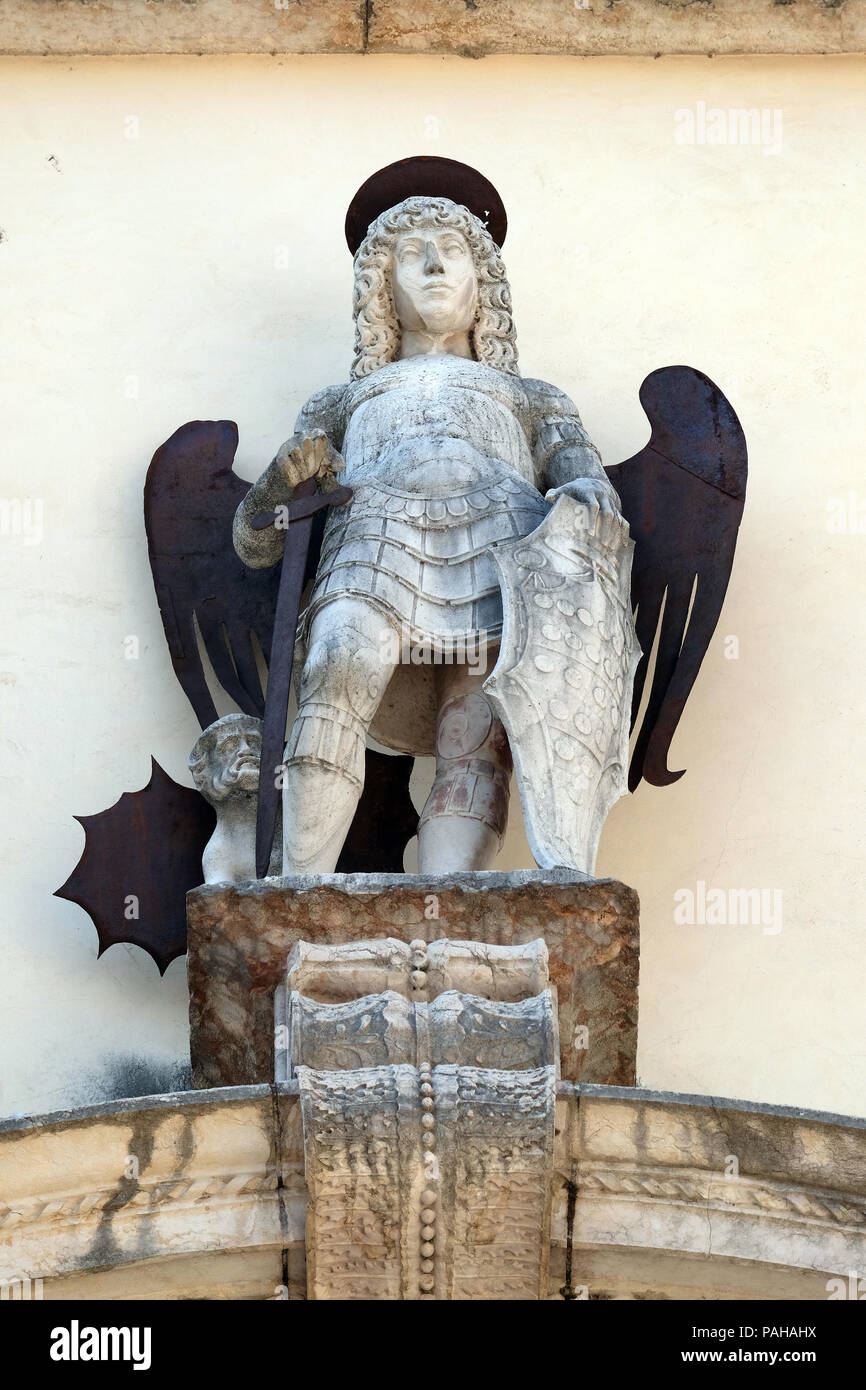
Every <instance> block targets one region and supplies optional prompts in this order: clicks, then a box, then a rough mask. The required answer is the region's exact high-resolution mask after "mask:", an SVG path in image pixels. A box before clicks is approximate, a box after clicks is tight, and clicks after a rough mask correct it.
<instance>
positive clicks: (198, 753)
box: [189, 714, 262, 803]
mask: <svg viewBox="0 0 866 1390" xmlns="http://www.w3.org/2000/svg"><path fill="white" fill-rule="evenodd" d="M261 756H262V721H261V720H260V719H254V718H253V716H252V715H249V714H227V715H225V716H224V718H222V719H218V720H217V721H216V723H214V724H209V725H208V727H207V728H206V729H205V731H204V733H203V734H201V735H200V736H199V738H198V739H197V740H196V742H195V744H194V745H193V750H192V752H191V753H190V755H189V770H190V772H191V773H192V779H193V781H194V782H195V784H196V786H197V787H198V790H199V791H200V792H201V794H202V796H203V797H204V798H205V800H206V801H210V802H211V803H213V802H217V801H225V800H226V798H227V797H229V796H231V795H232V793H233V792H239V793H241V792H255V791H257V790H258V785H259V763H260V761H261Z"/></svg>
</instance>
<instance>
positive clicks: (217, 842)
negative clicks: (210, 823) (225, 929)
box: [189, 714, 282, 883]
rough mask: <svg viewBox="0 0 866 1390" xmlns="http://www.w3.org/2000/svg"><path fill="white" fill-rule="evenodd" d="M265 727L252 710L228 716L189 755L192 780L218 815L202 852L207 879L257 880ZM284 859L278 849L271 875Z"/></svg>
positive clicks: (215, 724) (209, 729) (207, 881)
mask: <svg viewBox="0 0 866 1390" xmlns="http://www.w3.org/2000/svg"><path fill="white" fill-rule="evenodd" d="M261 725H262V721H261V720H260V719H254V718H253V717H252V716H251V715H248V714H227V715H225V717H224V718H222V719H217V720H216V722H215V723H213V724H210V725H209V726H208V727H207V728H206V729H205V730H204V732H203V733H202V734H200V735H199V737H198V738H197V739H196V742H195V744H194V745H193V749H192V752H191V753H190V755H189V769H190V772H191V773H192V779H193V781H194V782H195V785H196V787H197V788H198V790H199V791H200V792H201V794H202V796H203V797H204V798H205V800H206V801H209V802H210V804H211V806H213V808H214V810H215V811H216V815H217V823H216V829H215V830H214V832H213V835H212V836H211V838H210V839H209V840H208V843H207V845H206V846H205V850H204V853H203V855H202V871H203V873H204V881H205V883H240V882H242V881H243V880H244V879H249V878H255V863H256V800H257V797H258V790H259V762H260V759H261V750H262V733H261ZM281 860H282V853H281V851H280V850H279V847H277V848H276V851H275V856H274V862H273V863H272V865H271V872H272V873H279V872H280V864H281Z"/></svg>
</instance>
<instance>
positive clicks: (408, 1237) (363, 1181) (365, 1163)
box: [298, 1063, 556, 1301]
mask: <svg viewBox="0 0 866 1390" xmlns="http://www.w3.org/2000/svg"><path fill="white" fill-rule="evenodd" d="M298 1081H299V1086H300V1099H301V1112H302V1116H303V1124H304V1155H305V1171H306V1181H307V1187H308V1189H309V1194H310V1203H309V1207H308V1208H307V1296H308V1298H311V1299H341V1300H354V1299H363V1300H371V1299H376V1300H378V1299H387V1300H397V1299H410V1300H414V1299H441V1300H452V1299H453V1300H473V1301H484V1300H512V1299H514V1300H516V1299H538V1298H543V1297H544V1296H545V1293H546V1283H547V1259H548V1250H549V1246H550V1206H551V1202H550V1178H551V1170H552V1164H553V1146H554V1108H555V1092H556V1080H555V1073H554V1068H553V1067H541V1068H536V1069H533V1070H527V1071H496V1070H489V1069H479V1068H475V1067H458V1066H439V1067H435V1068H433V1067H431V1066H430V1064H429V1063H426V1064H425V1063H422V1064H421V1065H420V1066H419V1067H417V1068H416V1067H413V1066H407V1065H402V1066H384V1067H369V1068H358V1069H355V1070H351V1071H345V1072H340V1071H319V1070H316V1069H314V1068H310V1067H301V1068H299V1071H298Z"/></svg>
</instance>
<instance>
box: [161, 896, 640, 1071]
mask: <svg viewBox="0 0 866 1390" xmlns="http://www.w3.org/2000/svg"><path fill="white" fill-rule="evenodd" d="M187 904H188V922H189V984H190V1047H191V1054H192V1062H193V1072H194V1077H195V1079H196V1084H199V1085H211V1086H221V1085H239V1084H244V1083H249V1082H254V1081H270V1080H271V1079H272V1077H273V1074H274V1071H273V1068H274V1023H273V1008H274V994H275V991H276V988H277V986H278V984H279V983H280V982H281V980H283V978H284V976H285V969H286V961H287V958H288V957H289V955H290V953H291V951H292V949H293V948H294V947H295V946H296V944H297V943H298V942H299V941H305V942H308V943H311V944H312V945H313V946H316V947H319V946H325V945H333V946H341V945H344V944H345V943H346V941H347V940H348V939H351V940H352V941H353V942H354V943H356V944H359V943H362V942H364V941H376V940H381V939H382V938H385V937H393V938H396V939H397V940H400V941H404V942H411V941H413V940H415V939H418V940H423V941H425V942H433V941H435V940H436V939H437V938H442V937H447V938H448V939H449V940H450V941H454V940H457V941H461V940H462V941H468V942H478V943H489V944H492V945H498V946H515V945H526V944H527V943H531V942H534V941H536V940H538V939H543V940H544V941H545V943H546V946H547V951H548V955H549V971H550V980H551V983H552V984H553V985H554V986H555V988H556V991H557V995H558V1009H559V1037H560V1049H561V1054H562V1058H563V1062H562V1074H563V1076H564V1077H565V1078H567V1079H568V1080H588V1081H594V1082H602V1083H612V1084H621V1085H631V1084H633V1083H634V1080H635V1055H636V1042H637V985H638V900H637V895H636V893H635V892H634V891H633V890H632V889H630V888H627V887H626V886H625V885H624V884H621V883H617V882H615V881H614V880H599V881H593V880H587V879H585V878H584V877H583V876H580V875H577V876H575V875H574V874H572V873H568V872H566V871H540V870H536V871H526V872H518V873H513V874H499V873H480V874H464V875H441V876H440V875H433V876H429V877H422V876H419V875H410V874H376V875H373V874H351V875H339V874H334V875H322V876H318V877H308V878H296V879H278V880H277V879H274V880H263V881H260V882H253V883H249V884H244V885H231V886H230V885H223V886H219V885H217V886H213V887H211V886H206V887H202V888H198V889H195V890H194V891H193V892H192V893H190V894H189V896H188V899H187ZM477 949H478V948H477V947H474V948H473V950H477ZM401 968H402V967H401ZM344 997H345V996H344ZM584 1030H585V1031H584Z"/></svg>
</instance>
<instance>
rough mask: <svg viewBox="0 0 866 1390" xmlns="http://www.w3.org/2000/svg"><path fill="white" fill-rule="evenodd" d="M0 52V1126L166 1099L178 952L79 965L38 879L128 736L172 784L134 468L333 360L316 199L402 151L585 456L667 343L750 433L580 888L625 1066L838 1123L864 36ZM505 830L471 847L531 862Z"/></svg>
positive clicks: (853, 1029) (605, 438) (852, 1017)
mask: <svg viewBox="0 0 866 1390" xmlns="http://www.w3.org/2000/svg"><path fill="white" fill-rule="evenodd" d="M0 68H2V80H0V105H2V123H3V131H4V135H3V140H2V144H0V181H2V187H3V189H4V194H5V196H4V200H3V203H4V206H3V212H2V226H3V237H2V242H0V258H2V260H0V264H2V268H3V280H2V283H3V289H2V294H3V299H4V323H5V325H6V331H5V333H4V335H3V348H2V352H3V358H4V369H5V370H4V373H3V377H4V382H3V388H2V390H3V395H2V416H0V418H2V422H3V431H4V434H5V436H6V448H5V449H4V451H3V458H2V465H0V467H2V476H0V499H2V506H0V524H2V535H0V572H2V579H0V586H2V593H3V596H4V617H3V627H2V661H0V691H2V711H3V714H2V720H3V739H4V744H3V752H4V757H3V766H2V776H3V779H4V784H5V792H4V796H3V798H2V815H3V832H2V838H0V856H2V858H0V865H2V884H3V894H2V900H3V912H2V926H0V930H2V940H3V966H4V968H3V971H2V975H0V1033H2V1037H0V1049H2V1055H3V1059H4V1061H3V1069H2V1093H0V1113H2V1114H7V1115H8V1114H10V1113H14V1112H19V1111H27V1112H32V1111H35V1110H46V1109H54V1108H57V1107H59V1106H61V1105H68V1104H73V1105H74V1104H81V1103H84V1102H88V1101H98V1100H101V1099H103V1098H105V1097H109V1096H112V1095H129V1094H137V1093H146V1092H149V1091H153V1090H160V1089H171V1088H172V1087H173V1086H175V1085H178V1084H182V1078H183V1073H184V1067H185V1065H186V1063H187V1060H188V1058H187V1051H186V1049H187V1018H186V1009H187V998H186V980H185V966H184V962H183V960H179V961H176V962H175V963H174V964H173V965H172V966H171V967H170V969H169V971H168V973H167V975H166V976H165V978H163V979H161V978H160V977H159V975H158V973H157V970H156V967H155V966H154V965H153V963H152V962H151V961H150V959H149V958H148V957H147V956H145V955H144V954H143V953H142V952H141V951H138V950H136V949H134V948H132V947H127V946H115V947H113V948H112V949H111V950H110V951H109V952H108V953H107V954H106V955H105V956H104V957H103V958H102V959H101V960H99V961H97V960H96V935H95V932H94V929H93V927H92V925H91V924H90V922H89V920H88V918H87V917H86V916H85V915H84V913H83V912H82V911H81V909H79V908H78V907H76V906H74V905H73V904H71V903H69V902H65V901H61V900H58V899H56V898H53V897H52V896H51V893H52V890H53V889H54V888H55V887H57V886H58V885H59V884H61V883H62V882H63V881H64V880H65V878H66V877H67V876H68V874H69V873H70V871H71V869H72V868H73V866H74V864H75V862H76V860H77V859H78V856H79V854H80V852H81V849H82V845H83V838H84V837H83V832H82V830H81V829H80V827H79V826H78V825H77V824H76V822H75V820H74V819H73V817H74V816H75V815H89V814H92V813H95V812H97V811H101V810H103V809H104V808H105V807H107V806H109V805H111V804H112V803H113V802H114V801H115V800H116V799H117V798H118V797H119V796H120V794H121V793H122V792H123V791H131V790H135V789H137V788H139V787H141V786H143V785H144V783H145V782H146V781H147V780H148V777H149V773H150V757H151V754H152V755H153V756H155V757H156V758H157V760H158V761H159V762H160V764H161V765H162V766H163V767H164V768H165V769H166V770H167V771H168V772H170V773H171V774H172V775H173V776H174V777H176V778H177V779H178V780H180V781H188V777H187V773H186V758H187V753H188V750H189V747H190V746H191V744H192V742H193V739H194V738H195V735H196V732H197V728H196V724H195V720H194V717H193V714H192V711H191V709H190V708H189V707H188V705H187V703H186V700H185V698H184V696H183V694H182V692H181V691H180V689H179V687H178V686H177V684H176V682H175V680H174V678H173V675H172V670H171V666H170V663H169V659H168V654H167V650H166V646H165V642H164V639H163V635H162V629H161V625H160V621H159V615H158V611H157V607H156V602H155V599H154V595H153V589H152V585H151V581H150V574H149V568H148V561H147V549H146V543H145V537H144V531H143V525H142V510H141V489H142V483H143V479H144V473H145V469H146V466H147V463H148V460H149V458H150V456H151V454H152V453H153V450H154V448H155V447H156V445H157V444H159V443H160V442H161V441H162V440H164V439H165V438H166V437H167V436H168V435H169V434H170V433H172V431H173V430H174V429H176V428H177V426H178V425H180V424H181V423H183V422H184V421H186V420H189V419H195V418H205V419H207V418H223V417H229V418H232V419H235V420H236V421H237V422H238V425H239V428H240V450H239V463H238V467H239V470H240V471H242V472H243V474H244V476H245V477H248V478H252V477H253V476H255V475H256V473H257V472H258V471H259V470H260V469H261V468H262V467H263V466H264V464H265V463H266V462H267V461H268V459H269V458H270V457H271V456H272V454H273V452H274V450H275V448H276V446H277V445H278V444H279V443H280V442H281V441H282V440H283V439H284V438H285V437H286V436H287V435H288V434H289V433H290V432H291V428H292V424H293V421H294V417H295V414H296V411H297V409H298V407H299V406H300V404H301V403H302V402H303V401H304V400H305V399H306V397H307V396H308V395H309V394H310V393H311V392H312V391H313V390H315V389H316V388H318V387H320V386H322V385H324V384H325V383H329V382H335V381H340V380H344V379H345V378H346V375H347V372H348V365H349V359H350V350H351V317H350V297H351V263H350V259H349V256H348V253H347V251H346V247H345V243H344V242H343V239H342V230H341V229H342V223H343V217H344V215H345V210H346V206H347V203H348V201H349V199H350V198H351V196H352V194H353V192H354V190H355V188H356V187H357V186H358V184H359V183H360V182H361V181H362V180H363V179H364V178H366V177H367V175H368V174H369V173H370V172H372V171H373V170H374V169H376V168H378V167H380V166H382V165H384V164H386V163H387V162H389V161H390V160H393V159H398V158H401V157H403V156H406V155H409V154H415V153H430V154H443V155H448V156H451V157H454V158H457V159H461V160H465V161H467V162H468V163H470V164H473V165H475V166H477V167H479V168H481V169H482V170H484V171H485V173H486V174H487V175H488V176H489V177H490V178H491V179H492V180H493V181H494V183H495V184H496V185H497V187H498V188H499V190H500V191H501V193H502V196H503V198H504V200H505V203H506V206H507V208H508V213H509V219H510V230H509V234H508V239H507V243H506V247H505V252H506V261H507V264H508V268H509V274H510V278H511V282H512V287H513V293H514V302H515V310H516V316H517V317H516V322H517V329H518V342H519V347H520V353H521V365H522V368H523V370H524V372H525V373H526V374H528V375H532V376H539V377H545V378H547V379H548V380H550V381H553V382H555V383H556V384H557V385H559V386H561V387H563V388H565V389H566V390H567V391H568V392H569V393H570V394H571V395H572V396H573V397H574V399H575V400H576V401H577V402H578V404H579V406H580V408H581V411H582V414H583V418H584V422H585V424H586V425H587V427H588V429H589V431H590V433H591V435H592V436H593V437H594V439H595V440H596V441H597V443H598V445H599V446H600V448H601V450H602V454H603V457H604V459H605V461H606V462H607V463H609V464H613V463H616V462H618V461H620V460H621V459H624V458H627V457H628V456H629V455H631V454H632V453H634V452H635V451H636V450H637V449H638V448H640V447H641V446H642V445H643V443H644V442H645V439H646V435H647V428H646V421H645V417H644V416H643V413H642V411H641V408H640V405H639V403H638V396H637V393H638V388H639V386H640V383H641V381H642V379H643V378H644V376H645V375H646V374H647V373H648V372H650V371H651V370H653V369H654V368H656V367H659V366H662V365H666V364H668V363H678V362H685V363H689V364H692V365H694V366H697V367H699V368H701V369H702V370H703V371H705V372H706V373H708V374H709V375H710V376H711V377H712V378H713V379H714V380H715V381H717V382H718V383H719V385H720V386H721V387H722V388H723V390H724V391H725V392H726V393H727V395H728V396H729V398H730V399H731V401H732V402H733V403H734V405H735V407H736V409H737V411H738V413H739V415H740V418H741V420H742V423H743V426H744V428H745V431H746V435H747V438H748V441H749V446H750V455H751V477H750V484H749V498H748V502H747V507H746V516H745V521H744V525H743V529H742V533H741V541H740V547H739V552H738V556H737V562H736V566H735V570H734V575H733V579H732V582H731V587H730V591H729V595H728V599H727V603H726V606H725V610H724V613H723V616H722V620H721V624H720V627H719V630H718V633H717V635H716V638H715V640H714V642H713V645H712V648H711V650H710V652H709V654H708V656H707V659H706V662H705V664H704V668H703V671H702V673H701V676H700V678H699V681H698V683H697V686H696V688H695V691H694V693H693V695H692V697H691V700H690V702H689V705H688V708H687V711H686V714H685V717H684V719H683V723H682V726H681V730H680V732H679V734H678V736H677V739H676V741H675V744H674V748H673V753H672V758H671V766H673V767H677V768H681V767H685V768H687V769H688V772H687V774H686V776H685V777H684V778H683V779H682V780H681V781H680V782H678V783H677V784H676V785H675V786H673V787H670V788H666V789H663V790H656V789H654V788H647V787H642V788H641V789H640V790H639V791H638V793H637V794H636V795H635V796H634V797H631V798H629V799H627V800H626V801H624V802H622V803H620V805H619V806H618V807H617V808H616V809H615V811H614V812H613V814H612V816H611V818H610V821H609V823H608V827H607V829H606V831H605V834H604V837H603V841H602V847H601V854H600V859H599V865H598V868H599V872H600V873H602V874H605V875H611V876H615V877H617V878H621V879H623V880H624V881H625V882H626V883H628V884H630V885H632V886H633V887H634V888H636V889H637V890H638V892H639V894H640V897H641V901H642V928H641V932H642V965H641V971H642V974H641V1029H640V1044H639V1075H640V1079H641V1082H642V1083H643V1084H644V1085H646V1086H651V1087H657V1088H664V1089H670V1090H682V1091H689V1092H697V1093H709V1094H716V1095H719V1094H721V1095H728V1096H735V1097H741V1098H744V1099H748V1100H761V1101H765V1102H773V1103H781V1104H789V1105H803V1106H811V1107H816V1108H821V1109H827V1110H834V1111H840V1112H848V1113H860V1114H862V1113H863V1111H864V1105H866V1042H864V1033H863V1027H862V1022H863V1006H862V996H863V985H862V982H863V979H864V974H866V926H864V919H863V908H862V881H863V860H864V843H863V839H864V837H863V826H864V802H866V793H864V786H863V780H864V779H863V774H862V766H863V762H864V759H863V746H862V735H861V727H862V721H861V718H860V714H861V705H862V691H863V687H864V676H866V663H864V654H863V653H864V644H863V640H862V631H863V619H862V598H861V595H862V593H863V589H864V579H866V463H864V451H863V438H864V423H866V422H864V406H863V399H864V393H863V381H862V362H863V360H864V348H866V342H864V339H866V327H864V325H866V314H864V274H863V257H862V225H863V195H862V165H863V159H864V152H866V119H864V118H866V83H864V73H866V61H864V60H862V59H858V58H818V57H808V58H783V57H779V58H723V59H712V60H710V59H705V58H661V59H658V60H653V59H651V58H646V59H644V58H628V59H614V58H593V59H579V58H556V57H550V58H542V57H538V58H531V57H523V58H520V57H499V58H485V59H484V60H483V61H478V62H475V61H469V60H466V59H460V58H450V57H448V58H429V57H408V56H403V57H369V56H368V57H360V56H346V57H337V56H333V57H321V56H307V57H284V58H269V57H266V56H261V57H255V58H245V57H226V58H191V57H176V58H114V59H110V58H108V59H98V58H95V59H70V58H67V59H61V58H56V59H26V58H22V59H8V60H4V61H3V62H2V64H0ZM741 110H746V111H749V110H755V111H756V112H758V119H757V122H756V123H755V124H753V123H752V121H751V119H749V120H747V121H746V125H745V127H743V126H741V125H740V121H739V118H738V117H737V116H736V115H734V117H730V116H729V114H728V113H730V112H731V111H733V112H735V113H736V112H738V111H741ZM719 111H720V112H722V113H724V114H723V117H721V118H720V117H719V116H718V115H717V114H715V113H716V112H719ZM711 129H712V131H713V132H715V133H716V134H719V133H723V134H724V136H725V139H724V142H722V143H709V142H708V139H707V136H708V134H709V132H710V130H711ZM744 129H746V130H747V133H748V135H749V139H748V141H747V142H746V143H742V140H741V136H742V133H743V131H744ZM690 133H691V134H692V135H693V137H694V138H693V141H692V142H690V141H689V139H688V137H689V134H690ZM702 136H703V138H701V137H702ZM732 136H736V137H737V138H736V140H735V141H734V140H733V139H732ZM130 638H134V639H136V641H135V642H130V641H129V640H128V639H130ZM136 652H137V654H136ZM424 775H425V774H424V770H423V769H422V770H420V771H419V777H418V783H419V786H420V785H421V784H422V783H423V780H424ZM519 820H520V817H519V811H518V810H517V808H516V804H515V808H514V810H513V814H512V824H511V829H510V831H509V836H508V840H507V843H506V847H505V850H504V852H503V854H502V856H501V857H500V861H499V864H498V866H497V867H524V866H528V865H530V864H531V859H530V856H529V852H528V849H527V846H526V843H525V840H524V838H523V836H522V832H521V830H520V825H519ZM699 884H703V885H705V891H706V892H709V891H710V890H712V889H717V890H721V891H722V893H723V894H724V895H725V901H726V903H728V905H729V906H732V905H734V904H732V903H731V902H730V901H729V896H728V895H730V894H731V892H733V893H735V894H736V893H739V892H741V891H743V890H749V889H761V890H765V896H764V899H763V907H764V912H763V914H762V915H760V916H759V917H758V919H757V920H746V921H742V920H741V921H739V922H737V923H734V924H729V923H726V924H724V925H723V924H714V925H713V924H708V923H707V922H706V921H704V922H701V921H700V920H697V921H693V922H692V923H688V922H684V921H680V920H677V917H678V916H679V917H682V916H683V915H684V914H685V913H687V911H688V899H687V897H685V896H684V894H686V893H687V892H688V891H690V892H691V893H693V894H694V895H695V912H694V913H693V916H695V917H697V918H700V916H701V911H700V902H701V897H700V891H701V890H700V889H699V887H698V885H699ZM678 894H679V897H677V895H678ZM737 901H738V902H740V901H741V900H739V899H738V900H737ZM678 904H679V911H678ZM734 910H735V915H737V914H739V916H740V917H742V916H743V912H742V908H741V907H737V906H735V907H734ZM746 915H748V914H746Z"/></svg>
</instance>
